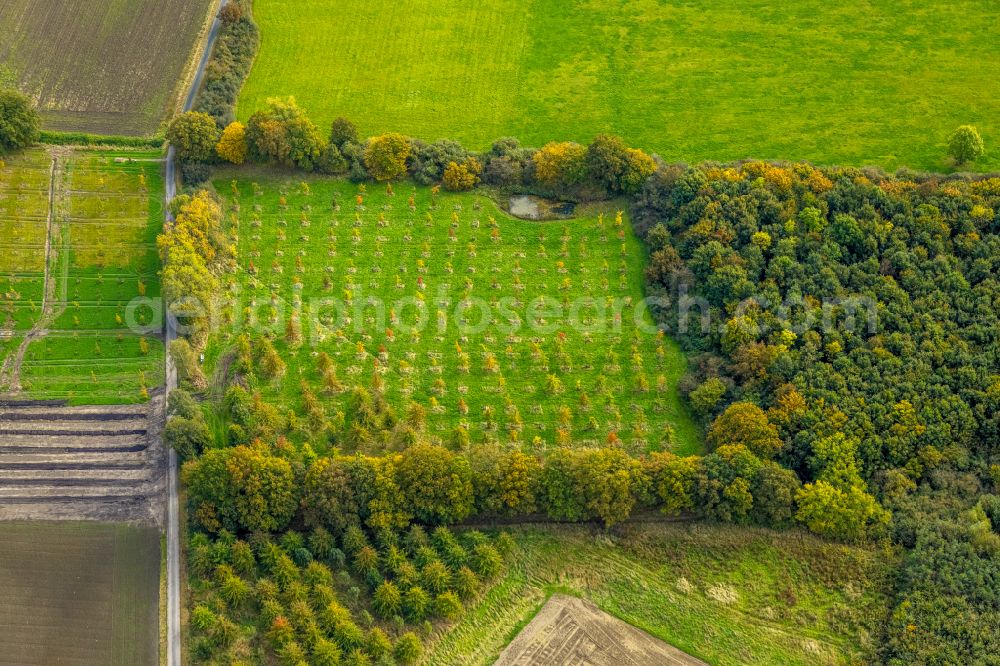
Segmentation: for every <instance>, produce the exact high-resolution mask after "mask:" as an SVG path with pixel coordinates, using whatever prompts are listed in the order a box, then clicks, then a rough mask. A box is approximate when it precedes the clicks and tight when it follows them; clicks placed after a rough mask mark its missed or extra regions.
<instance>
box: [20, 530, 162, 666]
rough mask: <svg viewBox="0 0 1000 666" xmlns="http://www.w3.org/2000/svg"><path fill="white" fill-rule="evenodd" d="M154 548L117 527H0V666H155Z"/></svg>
mask: <svg viewBox="0 0 1000 666" xmlns="http://www.w3.org/2000/svg"><path fill="white" fill-rule="evenodd" d="M159 547H160V540H159V538H158V536H157V531H156V529H155V528H149V527H137V526H133V525H127V524H124V523H76V522H60V523H55V522H52V523H49V522H32V523H23V522H13V523H10V522H8V523H0V663H4V664H17V665H18V666H51V665H52V664H74V665H75V666H154V665H155V664H156V663H157V648H158V637H157V613H158V608H159V605H158V603H157V594H158V588H159V578H158V574H159V569H160V550H159Z"/></svg>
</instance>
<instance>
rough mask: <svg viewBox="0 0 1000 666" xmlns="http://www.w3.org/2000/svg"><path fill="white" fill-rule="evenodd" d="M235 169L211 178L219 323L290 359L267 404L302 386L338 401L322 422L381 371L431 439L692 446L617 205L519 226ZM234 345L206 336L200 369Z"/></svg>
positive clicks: (409, 191)
mask: <svg viewBox="0 0 1000 666" xmlns="http://www.w3.org/2000/svg"><path fill="white" fill-rule="evenodd" d="M234 175H236V176H237V177H236V178H235V179H233V180H230V179H228V178H227V176H226V174H225V173H223V174H220V177H219V180H217V181H216V182H215V187H216V189H217V190H218V192H219V193H220V194H221V195H222V196H223V197H225V199H226V207H227V212H226V218H227V219H230V220H232V219H236V220H237V221H238V228H237V232H238V237H239V243H238V250H239V263H240V267H241V269H242V270H241V272H240V273H239V274H237V275H233V276H231V277H230V278H229V282H230V284H229V285H228V289H229V291H230V294H231V295H232V296H233V307H232V308H231V311H230V316H231V317H232V319H233V320H234V321H235V322H236V327H235V330H239V331H244V330H245V331H248V332H249V333H250V335H251V336H254V337H259V336H260V334H262V333H267V334H269V335H270V336H272V337H273V338H274V339H275V345H276V347H277V349H278V351H279V353H280V354H281V355H282V356H283V358H284V359H285V361H286V362H287V364H288V371H287V373H286V374H285V376H284V377H282V378H281V379H280V380H277V381H275V380H270V379H269V378H267V377H266V376H263V373H261V376H259V380H260V385H259V387H257V388H259V389H260V390H262V392H263V393H264V394H265V395H269V396H272V397H274V398H276V399H278V400H280V401H281V402H284V403H286V404H289V405H290V406H294V407H299V406H300V404H299V403H301V401H302V391H301V388H300V386H301V382H303V381H304V382H305V383H306V384H307V385H309V386H311V387H312V389H313V390H314V391H315V392H316V394H317V395H320V396H322V395H323V394H324V393H326V394H327V395H329V396H330V397H331V398H333V399H331V400H329V401H328V403H327V404H328V410H327V411H328V412H329V413H328V414H327V416H328V418H330V419H331V420H334V419H335V418H336V412H337V411H338V410H340V409H343V408H344V403H345V397H346V395H347V393H348V390H349V389H350V387H352V386H355V385H358V386H363V387H370V386H371V385H372V382H373V379H372V378H373V376H375V375H378V376H379V377H380V378H381V380H382V382H383V383H384V391H385V394H386V396H387V398H388V399H389V401H390V402H391V403H392V404H393V405H395V406H396V407H397V408H398V409H399V410H400V413H402V412H403V411H404V410H405V409H406V408H407V405H408V404H409V402H410V401H415V402H416V403H418V404H420V405H422V406H423V407H424V409H425V410H426V413H427V420H428V423H429V427H430V429H431V432H430V435H431V436H432V437H434V438H438V439H441V440H447V439H449V438H450V436H451V433H452V431H453V429H454V428H455V427H456V426H458V425H459V424H464V426H465V427H466V429H467V430H468V431H469V432H470V434H471V435H472V440H473V441H477V440H479V439H481V438H482V436H483V435H484V434H491V435H492V436H493V437H495V438H498V439H500V440H502V441H514V442H520V443H521V444H523V445H524V446H528V447H532V446H545V445H552V444H555V443H556V442H558V441H561V437H563V438H565V439H566V440H567V441H568V440H569V439H572V440H573V441H574V442H576V443H590V444H591V445H597V444H603V443H604V442H605V440H606V439H607V438H608V437H609V436H610V435H612V433H614V434H615V435H617V437H618V438H619V439H620V440H621V441H622V442H623V443H624V444H625V445H626V446H629V447H630V448H631V449H632V450H634V451H635V452H637V453H638V452H643V451H646V450H649V449H659V448H662V447H663V446H664V445H665V444H664V441H663V440H664V427H665V425H667V424H670V425H672V426H673V431H674V433H675V435H676V441H675V443H672V444H670V443H668V444H666V445H667V446H669V447H671V448H673V447H674V446H676V450H678V451H680V452H684V453H693V452H695V451H697V450H699V449H700V439H701V436H700V431H699V429H698V428H697V426H696V425H695V424H694V423H693V422H692V420H691V418H690V416H689V415H688V413H687V411H686V410H685V408H684V406H683V405H682V403H681V400H680V396H679V394H678V391H677V381H678V380H679V379H680V377H681V375H682V374H683V373H684V371H685V369H686V360H685V358H684V356H683V354H682V353H681V351H680V349H679V347H678V346H677V345H676V344H675V343H674V342H673V341H672V340H670V339H669V338H666V337H664V336H662V335H660V334H658V333H657V332H656V330H655V328H654V327H652V324H651V320H650V318H649V313H648V311H647V310H646V307H645V304H644V303H643V302H642V295H643V294H642V289H643V287H642V285H643V277H642V269H643V262H644V258H643V251H642V248H641V245H640V244H639V242H638V240H637V239H636V238H635V237H634V236H633V234H632V229H631V226H630V225H629V223H628V221H627V219H625V218H619V213H617V212H616V209H615V207H614V204H613V203H609V204H604V205H603V207H602V208H599V209H598V208H594V209H588V210H585V211H582V212H581V216H580V217H578V218H576V219H573V220H567V221H565V222H563V221H559V222H527V221H523V220H517V219H514V218H512V217H510V216H508V215H506V214H505V213H503V212H502V211H501V210H499V209H498V208H497V206H496V204H495V203H494V202H493V201H492V200H490V199H488V198H486V197H484V196H481V195H477V194H446V193H441V194H439V195H437V196H434V195H433V194H432V191H431V189H430V188H426V187H420V188H414V187H413V186H412V185H411V184H407V183H398V184H397V185H396V191H395V192H394V193H393V194H392V195H390V194H388V193H387V191H386V189H385V187H384V186H372V187H370V188H369V189H368V190H367V191H365V190H363V189H359V187H358V186H357V185H354V184H351V183H348V182H346V181H342V180H333V179H321V178H310V179H309V180H308V182H307V183H300V182H297V181H294V180H285V179H283V178H276V177H269V176H268V174H267V173H266V172H247V171H239V172H235V173H234ZM369 299H374V303H370V302H369ZM616 312H619V313H620V319H619V317H618V316H616V314H615V313H616ZM293 313H297V314H295V315H294V319H295V320H296V321H298V323H299V326H300V327H301V335H302V341H301V342H300V343H296V344H291V343H290V342H289V340H290V338H289V337H288V335H287V331H288V322H289V321H290V320H292V319H293ZM231 344H232V338H231V337H228V339H227V337H222V336H217V338H216V340H215V342H214V343H213V348H214V350H210V353H209V358H210V360H211V358H212V356H213V354H215V353H218V350H219V349H220V348H222V347H225V346H228V345H231ZM321 352H322V353H326V354H328V355H329V357H330V359H331V365H332V367H333V369H334V373H335V379H336V382H334V381H330V382H328V381H327V379H326V377H325V376H324V374H323V372H322V370H321V367H320V366H321V364H320V362H319V359H318V354H319V353H321ZM335 384H339V387H338V386H335Z"/></svg>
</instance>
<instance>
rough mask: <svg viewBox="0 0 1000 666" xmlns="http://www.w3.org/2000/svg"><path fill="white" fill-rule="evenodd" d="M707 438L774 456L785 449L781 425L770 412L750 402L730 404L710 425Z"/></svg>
mask: <svg viewBox="0 0 1000 666" xmlns="http://www.w3.org/2000/svg"><path fill="white" fill-rule="evenodd" d="M707 440H708V443H709V445H711V446H712V447H713V448H718V447H720V446H728V445H743V446H745V447H747V448H748V449H749V450H750V451H752V452H753V453H754V455H756V456H758V457H761V458H772V457H774V455H775V454H776V453H777V452H778V451H780V450H781V447H782V441H781V437H780V436H779V435H778V429H777V428H776V427H775V426H774V424H773V423H771V422H770V421H768V419H767V414H766V413H765V412H764V410H762V409H761V408H760V407H758V406H757V405H755V404H753V403H750V402H735V403H733V404H731V405H730V406H729V407H727V408H726V411H724V412H723V413H722V414H720V415H719V416H718V417H717V418H716V419H715V421H713V422H712V425H711V427H710V428H709V429H708V436H707Z"/></svg>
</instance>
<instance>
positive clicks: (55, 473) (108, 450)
mask: <svg viewBox="0 0 1000 666" xmlns="http://www.w3.org/2000/svg"><path fill="white" fill-rule="evenodd" d="M162 404H163V402H162V397H161V396H159V395H157V396H154V398H153V399H152V400H151V401H150V402H148V403H146V404H142V405H117V406H116V405H108V406H99V407H71V406H68V405H66V404H65V403H64V402H60V401H30V400H29V401H18V400H7V401H0V519H4V520H9V519H93V520H129V521H133V520H141V521H146V522H156V523H161V518H162V516H161V514H162V493H163V487H164V483H165V474H164V470H165V465H164V458H163V456H164V451H163V447H162V445H161V438H160V428H159V422H160V421H159V418H158V416H159V410H160V409H161V408H162Z"/></svg>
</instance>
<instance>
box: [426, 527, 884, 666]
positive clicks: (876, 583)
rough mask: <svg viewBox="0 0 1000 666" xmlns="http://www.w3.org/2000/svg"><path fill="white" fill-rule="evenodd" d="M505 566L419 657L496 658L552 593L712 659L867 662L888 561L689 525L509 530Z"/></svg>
mask: <svg viewBox="0 0 1000 666" xmlns="http://www.w3.org/2000/svg"><path fill="white" fill-rule="evenodd" d="M508 531H509V532H510V533H511V534H512V535H513V536H514V538H515V540H516V541H517V543H518V545H519V550H517V551H515V552H514V553H513V554H512V556H511V557H510V559H509V562H510V564H509V565H508V567H507V570H506V573H505V574H504V575H503V576H502V577H501V579H500V580H499V582H497V583H496V584H495V585H494V586H493V587H492V588H491V589H490V590H489V592H487V593H486V595H485V596H484V597H483V598H482V599H481V600H480V601H479V602H478V603H477V604H474V605H473V606H472V607H470V609H469V610H468V612H467V613H466V614H465V616H464V617H463V618H462V619H461V620H460V621H459V622H458V624H456V625H454V626H453V627H451V628H449V629H446V630H444V631H443V633H442V634H441V635H440V636H439V639H438V640H437V641H436V642H435V643H434V645H433V646H430V647H429V648H428V655H427V657H426V659H425V662H424V663H426V664H435V665H438V664H440V665H443V664H449V665H452V664H454V665H458V664H461V665H462V666H472V665H474V664H484V665H485V664H492V663H493V661H494V660H495V659H496V657H497V656H498V655H499V653H500V652H501V650H503V648H504V647H505V646H506V645H507V643H509V642H510V640H511V639H513V638H514V636H516V635H517V633H518V632H519V631H520V630H521V629H522V628H523V627H524V626H525V625H526V624H527V623H528V622H529V621H530V620H531V618H532V617H533V616H534V614H535V613H536V612H537V611H538V609H539V608H541V606H542V604H543V603H544V602H545V600H546V599H547V598H548V596H549V595H551V594H552V593H554V592H562V593H566V594H571V595H575V596H582V597H585V598H588V599H590V600H592V601H593V602H595V603H596V604H597V605H598V606H600V607H601V609H602V610H604V611H606V612H608V613H611V614H612V615H615V616H617V617H619V618H620V619H622V620H625V621H626V622H628V623H630V624H632V625H634V626H636V627H639V628H640V629H643V630H644V631H647V632H649V633H650V634H652V635H654V636H656V637H658V638H661V639H663V640H664V641H666V642H668V643H670V644H672V645H674V646H675V647H678V648H679V649H681V650H683V651H685V652H687V653H689V654H691V655H693V656H696V657H698V658H700V659H703V660H705V661H707V662H708V663H710V664H713V666H728V665H732V666H746V665H751V664H759V665H761V666H764V665H768V666H770V665H771V664H786V665H803V666H818V665H827V664H852V663H862V659H863V657H864V654H865V652H866V650H868V649H869V648H870V647H871V646H872V641H873V640H874V636H873V635H872V634H873V631H874V630H875V628H876V627H877V623H878V622H879V621H881V619H882V617H883V616H884V608H885V604H886V603H887V600H886V592H887V589H888V586H887V582H888V576H889V574H890V569H891V567H892V566H893V560H894V557H893V556H891V555H888V554H886V553H883V552H881V551H875V550H869V549H862V548H853V547H848V546H843V545H837V544H831V543H827V542H824V541H822V540H820V539H817V538H814V537H811V536H807V535H805V534H801V533H778V532H772V531H768V530H761V529H748V528H734V527H724V526H712V525H696V524H641V525H631V526H627V527H624V528H621V529H620V530H619V531H616V532H615V534H614V536H607V535H598V534H595V533H594V532H593V531H592V530H591V529H590V528H586V527H556V526H546V527H545V528H544V530H543V529H540V528H533V527H520V528H518V527H512V528H508Z"/></svg>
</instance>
